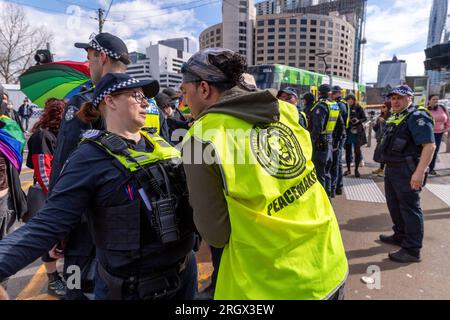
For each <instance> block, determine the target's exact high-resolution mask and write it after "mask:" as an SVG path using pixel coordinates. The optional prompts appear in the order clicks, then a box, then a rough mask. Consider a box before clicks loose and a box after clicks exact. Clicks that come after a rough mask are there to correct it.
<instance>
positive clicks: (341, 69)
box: [255, 12, 355, 80]
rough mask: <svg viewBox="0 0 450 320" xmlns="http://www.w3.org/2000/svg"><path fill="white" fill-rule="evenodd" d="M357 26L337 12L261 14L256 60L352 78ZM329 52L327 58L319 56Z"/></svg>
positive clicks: (256, 28)
mask: <svg viewBox="0 0 450 320" xmlns="http://www.w3.org/2000/svg"><path fill="white" fill-rule="evenodd" d="M354 39H355V28H354V27H353V26H352V25H351V24H350V23H349V22H348V21H346V18H345V16H339V15H338V14H337V13H336V12H335V13H331V14H330V15H326V16H325V15H318V14H301V15H299V14H296V15H293V14H286V13H285V14H273V15H261V16H257V19H256V26H255V59H256V64H284V65H288V66H292V67H297V68H301V69H305V70H309V71H314V72H319V73H323V74H330V75H333V76H337V77H341V78H345V79H350V80H351V79H352V76H353V59H354V58H353V52H354V46H355V43H354ZM318 54H319V55H320V54H325V55H326V57H324V58H325V61H323V59H322V58H320V57H319V56H318Z"/></svg>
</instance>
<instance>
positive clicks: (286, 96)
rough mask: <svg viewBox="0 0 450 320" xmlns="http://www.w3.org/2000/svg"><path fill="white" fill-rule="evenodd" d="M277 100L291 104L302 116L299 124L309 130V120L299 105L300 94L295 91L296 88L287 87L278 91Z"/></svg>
mask: <svg viewBox="0 0 450 320" xmlns="http://www.w3.org/2000/svg"><path fill="white" fill-rule="evenodd" d="M277 98H278V99H280V100H283V101H286V102H289V103H290V104H293V105H294V106H295V107H296V108H297V110H298V113H299V115H300V118H299V119H300V120H299V124H300V125H301V126H302V127H303V128H305V129H307V128H308V120H307V118H306V114H305V113H304V112H303V111H302V110H301V109H300V106H299V105H298V94H297V92H296V91H295V89H294V88H290V87H286V88H284V89H281V90H280V91H278V95H277Z"/></svg>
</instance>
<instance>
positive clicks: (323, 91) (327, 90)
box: [319, 84, 331, 93]
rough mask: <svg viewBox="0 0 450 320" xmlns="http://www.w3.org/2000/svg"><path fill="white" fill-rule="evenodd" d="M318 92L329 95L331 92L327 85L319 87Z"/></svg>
mask: <svg viewBox="0 0 450 320" xmlns="http://www.w3.org/2000/svg"><path fill="white" fill-rule="evenodd" d="M319 92H320V93H329V92H331V87H330V85H329V84H322V85H320V87H319Z"/></svg>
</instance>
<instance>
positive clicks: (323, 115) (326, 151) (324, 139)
mask: <svg viewBox="0 0 450 320" xmlns="http://www.w3.org/2000/svg"><path fill="white" fill-rule="evenodd" d="M318 91H319V100H318V101H317V102H316V104H315V105H314V107H313V108H312V109H311V119H310V122H309V129H310V132H311V140H312V144H313V157H312V161H313V162H314V165H315V167H316V171H317V176H318V179H319V181H320V183H321V184H322V186H323V187H324V189H325V191H326V192H327V194H328V196H330V197H331V196H332V191H331V167H332V164H333V157H332V148H333V132H334V130H335V128H336V127H338V128H342V127H343V123H342V118H341V117H340V112H339V106H338V104H337V103H336V102H335V101H333V100H331V99H330V92H331V87H330V86H329V85H328V84H322V85H321V86H320V87H319V89H318Z"/></svg>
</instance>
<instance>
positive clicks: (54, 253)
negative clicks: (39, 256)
mask: <svg viewBox="0 0 450 320" xmlns="http://www.w3.org/2000/svg"><path fill="white" fill-rule="evenodd" d="M48 255H49V256H50V257H51V258H53V259H62V258H64V252H63V251H61V249H60V248H58V244H56V245H55V246H54V247H53V248H52V249H51V250H50V251H49V252H48Z"/></svg>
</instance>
